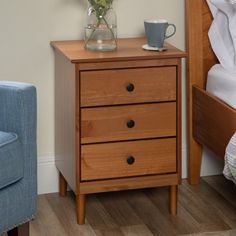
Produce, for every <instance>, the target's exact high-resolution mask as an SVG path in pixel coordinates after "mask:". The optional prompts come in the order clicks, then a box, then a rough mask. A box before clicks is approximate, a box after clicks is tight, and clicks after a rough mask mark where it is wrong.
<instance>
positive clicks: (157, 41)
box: [144, 19, 176, 48]
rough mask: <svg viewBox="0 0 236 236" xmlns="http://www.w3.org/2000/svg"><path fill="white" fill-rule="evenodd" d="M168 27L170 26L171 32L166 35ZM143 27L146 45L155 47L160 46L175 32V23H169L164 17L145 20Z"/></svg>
mask: <svg viewBox="0 0 236 236" xmlns="http://www.w3.org/2000/svg"><path fill="white" fill-rule="evenodd" d="M168 27H172V28H173V32H172V33H171V34H169V35H166V31H167V29H168ZM144 28H145V33H146V37H147V44H148V46H150V47H156V48H162V47H163V45H164V41H165V39H167V38H170V37H171V36H173V35H174V34H175V32H176V27H175V25H174V24H169V23H168V22H167V20H164V19H156V20H145V21H144Z"/></svg>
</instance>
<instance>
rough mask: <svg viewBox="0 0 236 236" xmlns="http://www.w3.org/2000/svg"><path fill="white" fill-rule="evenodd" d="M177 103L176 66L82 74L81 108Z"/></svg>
mask: <svg viewBox="0 0 236 236" xmlns="http://www.w3.org/2000/svg"><path fill="white" fill-rule="evenodd" d="M175 100H176V67H175V66H169V67H153V68H144V69H122V70H102V71H85V72H81V107H88V106H101V105H114V104H127V103H144V102H157V101H175Z"/></svg>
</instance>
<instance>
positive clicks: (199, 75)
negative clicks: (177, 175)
mask: <svg viewBox="0 0 236 236" xmlns="http://www.w3.org/2000/svg"><path fill="white" fill-rule="evenodd" d="M212 20H213V17H212V14H211V11H210V9H209V7H208V4H207V2H206V0H186V29H187V32H186V34H187V50H188V63H187V75H188V76H187V94H188V95H187V96H188V97H187V116H188V117H187V121H188V128H187V129H188V147H189V148H188V179H189V183H190V184H198V183H199V178H200V169H201V160H202V147H203V146H206V147H207V148H209V149H210V150H212V151H213V152H214V153H215V154H216V156H218V157H219V158H221V159H222V161H223V160H224V154H225V149H226V146H227V144H228V142H229V140H230V138H231V137H232V135H233V134H234V133H235V131H236V110H235V109H234V108H233V107H232V106H230V105H228V104H226V103H225V102H223V101H222V100H220V99H218V98H217V97H215V96H214V95H212V94H211V93H209V92H207V91H206V79H207V74H208V71H209V70H210V68H211V67H212V66H213V65H215V64H217V63H219V61H218V59H217V58H216V56H215V54H214V52H213V51H212V47H211V44H210V41H209V38H208V31H209V28H210V25H211V23H212Z"/></svg>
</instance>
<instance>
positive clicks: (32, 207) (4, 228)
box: [0, 81, 37, 236]
mask: <svg viewBox="0 0 236 236" xmlns="http://www.w3.org/2000/svg"><path fill="white" fill-rule="evenodd" d="M36 155H37V154H36V89H35V87H34V86H32V85H29V84H26V83H19V82H7V81H0V234H1V233H2V232H7V233H8V235H9V236H11V235H22V236H27V235H29V221H30V220H31V219H32V218H34V216H35V212H36V197H37V177H36V176H37V166H36V163H37V161H36V158H37V157H36Z"/></svg>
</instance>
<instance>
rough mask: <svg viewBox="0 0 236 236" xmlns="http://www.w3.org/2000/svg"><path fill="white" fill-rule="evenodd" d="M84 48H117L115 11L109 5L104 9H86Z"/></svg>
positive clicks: (99, 49) (104, 49) (98, 49)
mask: <svg viewBox="0 0 236 236" xmlns="http://www.w3.org/2000/svg"><path fill="white" fill-rule="evenodd" d="M85 48H87V49H90V50H96V51H112V50H115V49H116V48H117V23H116V13H115V11H114V10H113V8H112V5H110V6H109V7H108V8H107V9H106V10H101V11H99V12H98V11H96V10H95V9H94V8H93V6H89V8H88V10H87V23H86V26H85Z"/></svg>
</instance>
